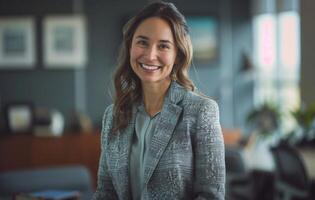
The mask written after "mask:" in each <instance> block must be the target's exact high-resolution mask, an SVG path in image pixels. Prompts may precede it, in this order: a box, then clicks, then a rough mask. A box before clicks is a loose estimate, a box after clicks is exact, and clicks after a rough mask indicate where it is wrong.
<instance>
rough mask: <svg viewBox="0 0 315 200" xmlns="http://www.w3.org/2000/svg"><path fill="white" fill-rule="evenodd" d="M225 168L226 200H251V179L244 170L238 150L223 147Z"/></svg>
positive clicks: (236, 148)
mask: <svg viewBox="0 0 315 200" xmlns="http://www.w3.org/2000/svg"><path fill="white" fill-rule="evenodd" d="M225 166H226V199H227V200H251V199H253V198H252V197H253V194H252V184H251V177H250V174H249V173H248V172H247V170H246V167H245V163H244V160H243V157H242V154H241V149H240V148H238V147H232V146H225Z"/></svg>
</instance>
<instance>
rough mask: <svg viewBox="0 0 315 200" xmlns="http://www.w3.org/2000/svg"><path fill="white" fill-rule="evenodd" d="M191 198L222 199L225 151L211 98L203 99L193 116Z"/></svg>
mask: <svg viewBox="0 0 315 200" xmlns="http://www.w3.org/2000/svg"><path fill="white" fill-rule="evenodd" d="M194 162H195V168H194V169H195V172H194V173H195V180H194V197H195V199H211V200H224V198H225V197H224V196H225V154H224V141H223V135H222V130H221V125H220V122H219V108H218V105H217V103H216V102H215V101H213V100H210V99H207V100H204V102H203V103H202V106H201V107H200V110H199V113H198V118H197V130H196V135H195V139H194Z"/></svg>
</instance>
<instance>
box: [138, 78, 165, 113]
mask: <svg viewBox="0 0 315 200" xmlns="http://www.w3.org/2000/svg"><path fill="white" fill-rule="evenodd" d="M170 84H171V81H165V82H163V83H152V84H147V83H145V84H142V92H143V101H144V107H145V110H146V112H147V113H148V114H149V115H150V117H152V116H154V115H155V114H156V113H157V112H159V111H160V110H161V109H162V106H163V101H164V97H165V95H166V92H167V90H168V88H169V86H170Z"/></svg>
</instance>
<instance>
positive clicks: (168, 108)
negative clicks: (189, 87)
mask: <svg viewBox="0 0 315 200" xmlns="http://www.w3.org/2000/svg"><path fill="white" fill-rule="evenodd" d="M184 94H186V90H185V89H184V88H182V87H181V86H179V85H178V84H177V83H176V82H172V84H171V86H170V88H169V91H168V94H167V95H166V97H165V99H164V103H163V108H162V111H161V115H160V118H159V120H158V121H157V124H156V128H155V130H154V133H153V135H152V139H151V143H150V148H149V152H148V157H147V162H146V166H145V171H144V184H145V185H146V184H147V183H148V181H149V180H150V178H151V176H152V174H153V172H154V170H155V168H156V166H157V164H158V162H159V160H160V159H161V156H162V154H163V153H164V151H165V149H166V147H167V145H168V143H169V141H170V139H171V138H172V135H173V132H174V129H175V127H176V124H177V121H178V119H179V117H180V114H181V112H182V107H180V106H178V105H177V103H178V102H179V101H181V100H182V98H183V96H184Z"/></svg>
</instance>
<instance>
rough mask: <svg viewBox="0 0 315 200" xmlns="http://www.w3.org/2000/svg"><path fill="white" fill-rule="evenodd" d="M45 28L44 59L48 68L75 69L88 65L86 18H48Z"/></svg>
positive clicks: (77, 16)
mask: <svg viewBox="0 0 315 200" xmlns="http://www.w3.org/2000/svg"><path fill="white" fill-rule="evenodd" d="M43 27H44V31H43V33H44V37H43V40H44V41H43V45H44V46H43V49H44V55H43V58H44V65H45V67H46V68H51V69H58V68H59V69H67V68H68V69H75V68H83V67H84V66H85V65H86V62H87V53H86V46H87V38H86V20H85V17H84V16H82V15H75V16H48V17H46V18H45V19H44V25H43Z"/></svg>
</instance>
